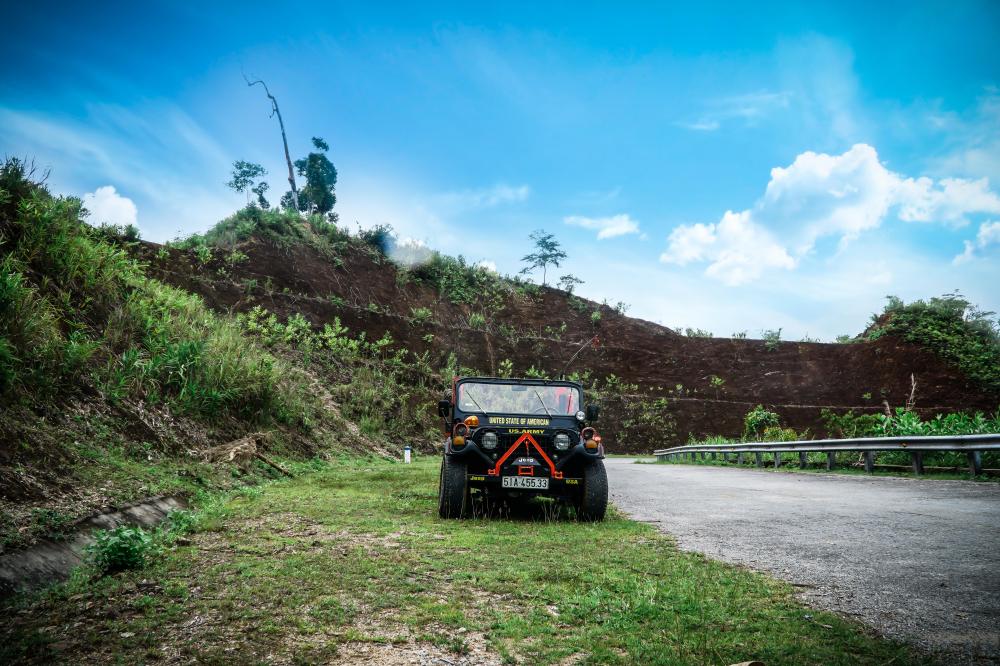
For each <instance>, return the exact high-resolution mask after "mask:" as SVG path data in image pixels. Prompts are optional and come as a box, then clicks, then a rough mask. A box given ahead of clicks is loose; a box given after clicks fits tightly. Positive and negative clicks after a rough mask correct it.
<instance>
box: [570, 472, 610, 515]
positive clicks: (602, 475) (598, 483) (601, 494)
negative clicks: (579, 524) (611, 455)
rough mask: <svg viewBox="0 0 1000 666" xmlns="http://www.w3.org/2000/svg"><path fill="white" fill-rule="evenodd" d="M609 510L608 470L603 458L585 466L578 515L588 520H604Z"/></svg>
mask: <svg viewBox="0 0 1000 666" xmlns="http://www.w3.org/2000/svg"><path fill="white" fill-rule="evenodd" d="M607 510H608V472H607V470H605V469H604V461H603V460H594V461H593V462H591V463H589V464H588V465H587V466H586V467H584V468H583V488H582V489H581V490H580V497H579V498H578V499H577V503H576V517H577V518H579V519H580V520H584V521H587V522H595V521H600V520H604V514H605V513H607Z"/></svg>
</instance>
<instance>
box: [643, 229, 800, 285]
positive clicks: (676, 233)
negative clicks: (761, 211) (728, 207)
mask: <svg viewBox="0 0 1000 666" xmlns="http://www.w3.org/2000/svg"><path fill="white" fill-rule="evenodd" d="M667 243H668V248H667V251H666V252H664V253H663V254H662V255H660V261H662V262H663V263H665V264H678V265H681V266H683V265H685V264H687V263H691V262H701V261H708V262H710V263H709V266H708V268H707V269H706V271H705V274H706V275H708V276H709V277H713V278H716V279H718V280H720V281H721V282H723V283H725V284H728V285H730V286H736V285H740V284H744V283H746V282H750V281H751V280H754V279H756V278H758V277H760V275H761V274H762V273H763V272H764V271H765V270H766V269H769V268H786V269H791V268H795V264H796V262H795V259H793V258H792V257H791V256H790V255H789V254H788V252H787V251H786V250H785V248H784V247H782V246H781V244H780V243H778V242H777V241H776V240H775V239H774V238H773V237H772V236H771V234H770V233H768V231H767V230H766V229H764V228H763V227H761V226H760V225H758V224H755V223H754V222H753V220H752V219H751V215H750V211H743V212H742V213H734V212H732V211H726V214H725V215H723V216H722V220H720V221H719V223H718V224H692V225H683V226H680V227H677V228H676V229H674V230H673V232H672V233H671V234H670V238H669V239H668V241H667Z"/></svg>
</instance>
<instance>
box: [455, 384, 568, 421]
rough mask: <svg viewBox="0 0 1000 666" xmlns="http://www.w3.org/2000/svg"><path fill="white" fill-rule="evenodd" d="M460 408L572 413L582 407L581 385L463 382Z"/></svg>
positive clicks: (511, 412)
mask: <svg viewBox="0 0 1000 666" xmlns="http://www.w3.org/2000/svg"><path fill="white" fill-rule="evenodd" d="M457 402H458V408H459V410H461V411H463V412H466V413H468V412H480V413H486V414H544V415H549V416H554V415H560V416H566V415H572V414H575V413H576V412H578V411H580V389H578V388H577V387H575V386H559V385H546V384H517V383H511V384H504V383H500V382H463V383H461V384H459V385H458V401H457Z"/></svg>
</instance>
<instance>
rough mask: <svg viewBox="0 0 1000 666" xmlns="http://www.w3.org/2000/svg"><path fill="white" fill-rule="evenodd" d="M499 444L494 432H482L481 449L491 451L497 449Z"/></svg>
mask: <svg viewBox="0 0 1000 666" xmlns="http://www.w3.org/2000/svg"><path fill="white" fill-rule="evenodd" d="M499 442H500V438H499V437H497V434H496V433H495V432H484V433H483V448H484V449H486V450H487V451H492V450H493V449H495V448H497V444H498V443H499Z"/></svg>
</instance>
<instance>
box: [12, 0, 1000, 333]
mask: <svg viewBox="0 0 1000 666" xmlns="http://www.w3.org/2000/svg"><path fill="white" fill-rule="evenodd" d="M143 4H145V5H148V6H140V5H143ZM205 4H206V5H207V4H208V3H205ZM276 4H277V3H269V4H267V5H265V4H261V3H241V4H228V5H227V4H222V3H214V4H213V5H212V6H210V7H206V6H201V5H195V4H192V3H168V4H161V5H157V4H156V3H129V4H115V3H106V4H105V5H104V6H102V7H94V6H88V5H86V4H82V3H73V4H69V3H67V4H66V5H65V6H63V7H59V6H58V5H57V4H49V5H47V6H44V7H43V6H41V5H38V4H37V3H36V4H34V5H27V4H25V6H19V7H14V6H5V7H4V8H3V9H2V10H0V12H2V13H0V17H2V19H3V24H4V25H5V26H8V30H7V31H5V32H6V33H7V39H5V40H4V41H3V42H2V43H0V150H2V151H3V152H4V153H5V154H10V155H18V156H28V157H33V158H34V159H35V161H36V162H37V163H38V164H39V165H41V166H43V167H48V168H50V169H51V176H50V179H49V183H50V186H51V187H52V189H53V190H54V191H56V192H60V193H65V194H73V195H76V196H83V197H85V201H87V203H88V207H89V208H90V209H91V210H92V211H93V213H94V216H95V217H96V216H101V217H103V218H107V219H108V220H110V221H130V220H132V219H135V220H136V221H137V223H138V226H139V227H140V229H141V230H142V232H143V236H144V237H145V238H148V239H151V240H157V241H163V240H167V239H170V238H172V237H175V236H177V235H178V234H187V233H191V232H195V231H202V230H204V229H206V228H208V227H209V226H211V225H212V224H213V223H215V222H216V221H217V220H218V219H220V218H222V217H224V216H225V215H226V214H228V213H229V212H231V211H232V210H234V209H235V208H237V207H239V206H240V205H241V202H242V199H241V197H240V195H236V194H234V193H232V192H229V191H227V190H226V188H225V186H224V183H225V181H226V180H228V175H229V174H228V172H229V167H230V165H231V163H232V161H233V160H235V159H247V160H251V161H255V162H260V163H261V164H263V165H265V166H266V167H267V168H268V169H269V171H270V176H269V180H270V183H271V188H272V190H271V191H272V194H274V195H275V196H274V197H272V198H273V199H276V198H277V195H279V194H280V192H282V191H284V189H285V187H284V186H283V185H285V183H283V179H282V169H283V162H282V153H281V143H280V136H279V134H278V128H277V125H276V122H275V121H274V120H273V119H271V118H269V117H268V105H267V101H266V99H265V98H264V97H263V95H262V93H261V91H260V90H259V88H258V89H248V88H247V86H246V85H245V83H244V81H243V78H242V75H241V70H245V71H246V72H247V73H248V74H252V75H254V76H258V77H262V78H264V79H265V80H266V81H267V82H268V84H269V85H270V87H271V89H272V91H273V92H274V93H275V94H276V95H277V97H278V100H279V102H280V104H281V108H282V112H283V114H284V116H285V121H286V124H287V128H288V132H289V140H290V144H291V150H292V153H293V156H302V155H304V154H305V153H306V152H308V150H309V147H310V143H309V140H310V137H312V136H321V137H323V138H325V139H326V140H327V141H328V142H329V144H330V146H331V151H330V156H331V158H332V159H333V161H334V162H335V164H336V166H337V168H338V170H339V173H340V182H339V185H338V192H337V194H338V199H339V202H338V206H337V210H338V211H339V213H340V216H341V222H342V223H343V224H345V225H349V226H350V227H352V228H354V227H355V226H356V224H360V225H361V226H365V227H367V226H371V225H373V224H376V223H389V224H392V225H393V227H394V228H395V229H396V230H397V231H398V232H399V234H400V236H401V237H403V238H409V239H414V240H415V241H419V242H423V243H426V244H427V245H429V246H431V247H434V248H437V249H440V250H443V251H445V252H448V253H452V254H457V253H463V254H464V255H465V256H466V257H467V258H469V259H470V260H472V261H486V262H489V264H490V265H495V266H496V267H497V268H498V269H499V270H500V271H501V272H506V273H513V272H516V271H517V270H518V269H519V268H520V263H519V258H520V257H521V256H522V255H523V254H525V253H526V252H527V247H526V242H527V236H528V234H529V233H530V232H531V231H532V230H534V229H537V228H544V229H546V230H548V231H551V232H553V233H555V234H556V235H557V237H558V238H559V239H560V240H561V241H562V242H563V244H564V246H565V247H566V249H567V251H568V252H569V255H570V261H569V263H568V264H566V265H564V267H563V269H564V270H557V274H560V275H561V274H563V273H565V272H573V273H574V274H576V275H578V276H580V277H582V278H583V279H584V280H586V283H585V284H584V285H583V286H582V287H580V292H581V293H582V294H583V295H586V296H588V297H591V298H595V299H597V300H601V299H607V300H608V301H610V302H611V303H616V302H618V301H624V302H626V303H629V304H630V305H631V310H630V314H633V315H636V316H641V317H644V318H646V319H650V320H653V321H658V322H661V323H664V324H667V325H670V326H692V327H700V328H705V329H709V330H711V331H713V332H714V333H715V334H716V335H720V336H727V335H729V334H731V333H732V332H735V331H742V330H747V331H749V334H750V336H751V337H754V336H759V334H760V332H761V330H762V329H775V328H779V327H781V328H782V329H783V336H784V337H785V338H789V339H797V338H801V337H803V336H806V335H808V336H811V337H814V338H822V339H831V338H832V337H833V336H835V335H836V334H839V333H856V332H858V331H860V330H861V329H862V328H863V327H864V325H865V323H866V320H867V318H868V316H869V314H870V313H871V312H873V311H875V310H878V309H880V308H881V304H882V303H883V299H884V296H885V295H886V294H896V295H899V296H902V297H903V298H905V299H907V300H909V299H912V298H919V297H929V296H933V295H939V294H942V293H945V292H948V291H952V290H955V289H959V290H961V291H962V292H963V293H964V294H965V295H966V296H968V297H970V298H971V299H972V300H973V301H975V302H978V303H979V304H980V305H982V306H984V307H986V308H988V309H993V310H1000V289H998V288H997V285H998V284H1000V261H998V259H1000V196H998V195H1000V89H998V86H1000V47H998V46H997V45H998V44H1000V5H998V4H997V3H995V2H948V3H945V2H940V3H915V2H907V3H902V2H900V3H893V2H886V3H875V5H874V6H873V5H872V3H848V2H836V3H828V4H820V3H776V4H767V3H763V4H762V3H758V4H753V5H751V4H749V3H719V4H708V3H698V4H697V5H693V4H692V5H688V6H685V5H681V4H679V3H678V4H673V5H668V6H661V7H654V6H653V5H652V3H635V4H633V5H628V4H624V3H615V4H614V5H612V4H611V3H605V4H597V3H565V4H555V3H523V4H522V3H503V4H498V5H496V6H493V7H477V6H471V5H470V6H463V5H460V4H457V3H456V4H435V3H429V4H428V3H422V4H420V5H419V7H415V6H405V5H402V4H400V5H395V4H380V5H376V4H375V3H349V4H347V3H315V4H287V5H282V6H281V7H278V6H276ZM539 4H541V5H544V6H537V5H539ZM111 188H114V189H113V190H112V189H111ZM94 221H100V220H96V219H95V220H94Z"/></svg>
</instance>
